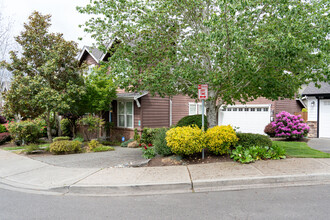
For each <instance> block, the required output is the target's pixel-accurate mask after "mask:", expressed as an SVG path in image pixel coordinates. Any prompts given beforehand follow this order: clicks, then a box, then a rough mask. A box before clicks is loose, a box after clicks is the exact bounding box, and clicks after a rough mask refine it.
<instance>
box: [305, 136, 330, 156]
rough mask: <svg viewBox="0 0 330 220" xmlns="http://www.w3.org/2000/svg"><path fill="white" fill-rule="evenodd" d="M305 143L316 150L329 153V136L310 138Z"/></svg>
mask: <svg viewBox="0 0 330 220" xmlns="http://www.w3.org/2000/svg"><path fill="white" fill-rule="evenodd" d="M307 144H308V146H310V147H311V148H314V149H316V150H319V151H323V152H326V153H330V138H312V139H310V140H309V141H308V142H307Z"/></svg>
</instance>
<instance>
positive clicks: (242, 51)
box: [78, 0, 330, 127]
mask: <svg viewBox="0 0 330 220" xmlns="http://www.w3.org/2000/svg"><path fill="white" fill-rule="evenodd" d="M78 10H79V11H80V12H81V13H87V14H94V15H95V16H94V18H92V19H90V20H89V21H87V22H86V23H85V30H86V31H87V32H89V33H91V34H92V36H93V37H94V38H95V39H96V40H97V41H98V44H99V45H100V48H101V49H102V48H103V49H104V47H103V46H102V45H105V44H106V43H108V42H109V41H110V40H112V39H118V40H119V41H120V42H121V43H120V44H119V46H118V48H117V50H116V52H115V53H114V55H113V56H112V57H111V58H110V59H109V66H110V67H111V72H112V73H113V74H116V76H118V79H119V80H120V82H121V85H122V86H123V87H125V88H126V89H127V90H148V91H149V92H151V93H158V94H161V95H170V96H172V95H175V94H178V93H183V94H187V95H189V96H190V97H192V98H197V85H198V84H208V85H209V99H208V100H207V103H206V107H207V117H208V123H209V126H210V127H213V126H215V125H216V124H217V122H216V121H217V120H216V118H217V117H216V116H217V110H218V108H219V106H220V105H223V104H225V105H226V104H233V103H235V102H237V101H239V102H243V103H244V102H247V101H251V100H254V99H256V98H258V97H261V96H262V97H266V98H268V99H278V98H279V97H281V98H291V97H293V96H294V94H295V93H296V92H297V91H298V89H299V88H300V86H301V85H302V84H305V83H308V82H310V81H313V82H317V81H325V80H329V79H330V77H329V48H330V44H329V2H328V1H327V0H311V1H299V0H280V1H279V0H263V1H258V0H255V1H252V0H251V1H250V0H240V1H219V0H183V1H179V0H148V1H146V0H135V1H132V0H120V1H119V0H111V1H103V0H95V1H93V2H91V3H90V4H88V5H87V6H85V7H78Z"/></svg>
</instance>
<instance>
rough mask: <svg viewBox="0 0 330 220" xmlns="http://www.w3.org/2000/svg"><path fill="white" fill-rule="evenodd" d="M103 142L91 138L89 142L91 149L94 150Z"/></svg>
mask: <svg viewBox="0 0 330 220" xmlns="http://www.w3.org/2000/svg"><path fill="white" fill-rule="evenodd" d="M101 145H102V144H100V142H98V141H97V140H91V141H90V142H89V143H88V148H89V150H90V151H92V150H94V149H95V148H97V147H99V146H101Z"/></svg>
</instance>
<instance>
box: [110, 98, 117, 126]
mask: <svg viewBox="0 0 330 220" xmlns="http://www.w3.org/2000/svg"><path fill="white" fill-rule="evenodd" d="M111 122H113V123H114V125H115V127H117V101H116V100H115V101H112V113H111Z"/></svg>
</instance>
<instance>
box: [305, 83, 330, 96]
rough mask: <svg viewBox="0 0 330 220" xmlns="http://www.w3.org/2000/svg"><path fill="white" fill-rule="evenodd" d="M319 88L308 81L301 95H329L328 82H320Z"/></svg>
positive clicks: (329, 87)
mask: <svg viewBox="0 0 330 220" xmlns="http://www.w3.org/2000/svg"><path fill="white" fill-rule="evenodd" d="M319 84H320V85H321V88H317V87H316V86H315V83H309V84H308V86H307V87H306V88H305V90H304V91H303V92H302V95H330V84H329V83H326V82H320V83H319Z"/></svg>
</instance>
